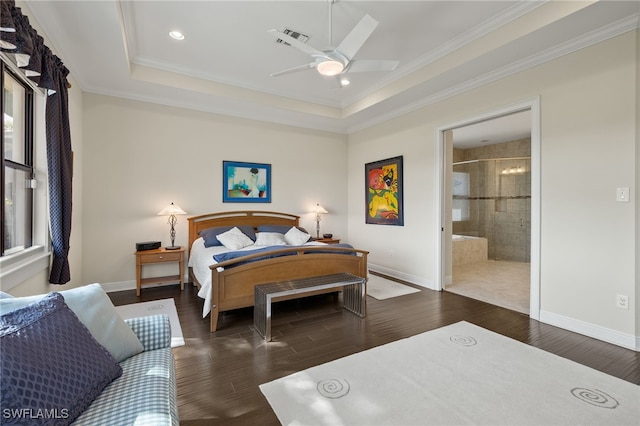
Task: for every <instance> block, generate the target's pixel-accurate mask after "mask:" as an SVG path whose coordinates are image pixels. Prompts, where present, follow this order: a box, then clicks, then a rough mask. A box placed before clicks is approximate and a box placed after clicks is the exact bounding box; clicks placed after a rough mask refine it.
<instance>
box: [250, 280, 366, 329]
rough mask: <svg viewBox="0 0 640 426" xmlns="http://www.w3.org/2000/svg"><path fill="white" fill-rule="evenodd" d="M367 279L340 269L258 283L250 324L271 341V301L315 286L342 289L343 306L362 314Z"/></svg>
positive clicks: (296, 295) (310, 290) (294, 296)
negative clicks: (337, 271)
mask: <svg viewBox="0 0 640 426" xmlns="http://www.w3.org/2000/svg"><path fill="white" fill-rule="evenodd" d="M366 283H367V280H366V279H365V278H363V277H358V276H356V275H353V274H348V273H340V274H332V275H323V276H319V277H311V278H300V279H295V280H289V281H281V282H275V283H269V284H261V285H257V286H256V287H255V292H254V295H255V304H254V308H253V325H254V327H255V329H256V330H257V331H258V333H260V335H261V336H262V337H263V338H264V340H266V341H267V342H269V341H271V303H272V302H277V301H279V300H290V299H297V298H301V297H305V296H309V295H311V294H312V293H314V292H317V291H318V290H342V306H343V307H344V308H345V309H346V310H347V311H349V312H353V313H354V314H356V315H358V316H359V317H361V318H364V317H365V316H366V313H367V304H366V297H367V288H366Z"/></svg>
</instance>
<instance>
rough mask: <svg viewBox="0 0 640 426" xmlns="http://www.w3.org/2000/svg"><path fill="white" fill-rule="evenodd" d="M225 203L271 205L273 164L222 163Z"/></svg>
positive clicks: (223, 198)
mask: <svg viewBox="0 0 640 426" xmlns="http://www.w3.org/2000/svg"><path fill="white" fill-rule="evenodd" d="M222 202H223V203H270V202H271V164H259V163H241V162H238V161H223V162H222Z"/></svg>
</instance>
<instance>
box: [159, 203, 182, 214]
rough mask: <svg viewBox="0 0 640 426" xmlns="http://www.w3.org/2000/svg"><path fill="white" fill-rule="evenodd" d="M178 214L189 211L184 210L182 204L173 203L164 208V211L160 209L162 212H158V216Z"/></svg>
mask: <svg viewBox="0 0 640 426" xmlns="http://www.w3.org/2000/svg"><path fill="white" fill-rule="evenodd" d="M176 214H187V212H185V211H184V210H182V209H181V208H180V206H177V205H175V204H173V203H171V204H169V205H168V206H167V207H165V208H164V209H162V211H160V213H158V216H171V215H176Z"/></svg>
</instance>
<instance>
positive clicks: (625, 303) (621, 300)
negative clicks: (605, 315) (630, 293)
mask: <svg viewBox="0 0 640 426" xmlns="http://www.w3.org/2000/svg"><path fill="white" fill-rule="evenodd" d="M616 307H618V308H620V309H629V297H627V296H626V295H624V294H618V295H616Z"/></svg>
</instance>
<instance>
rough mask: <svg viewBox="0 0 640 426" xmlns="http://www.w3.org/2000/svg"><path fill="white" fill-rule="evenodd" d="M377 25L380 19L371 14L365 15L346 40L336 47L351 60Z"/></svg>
mask: <svg viewBox="0 0 640 426" xmlns="http://www.w3.org/2000/svg"><path fill="white" fill-rule="evenodd" d="M377 26H378V21H376V20H375V19H373V18H372V17H371V16H369V15H364V18H362V19H361V20H360V22H358V25H356V26H355V27H354V28H353V29H352V30H351V32H350V33H349V34H347V36H346V37H345V38H344V40H342V42H340V44H339V45H338V47H336V50H337V51H338V52H340V53H341V54H343V55H344V56H346V57H347V59H349V60H351V59H352V58H353V57H354V56H355V54H356V53H358V50H360V48H361V47H362V45H364V43H365V42H366V41H367V39H368V38H369V36H370V35H371V34H372V33H373V31H374V30H375V29H376V27H377Z"/></svg>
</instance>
